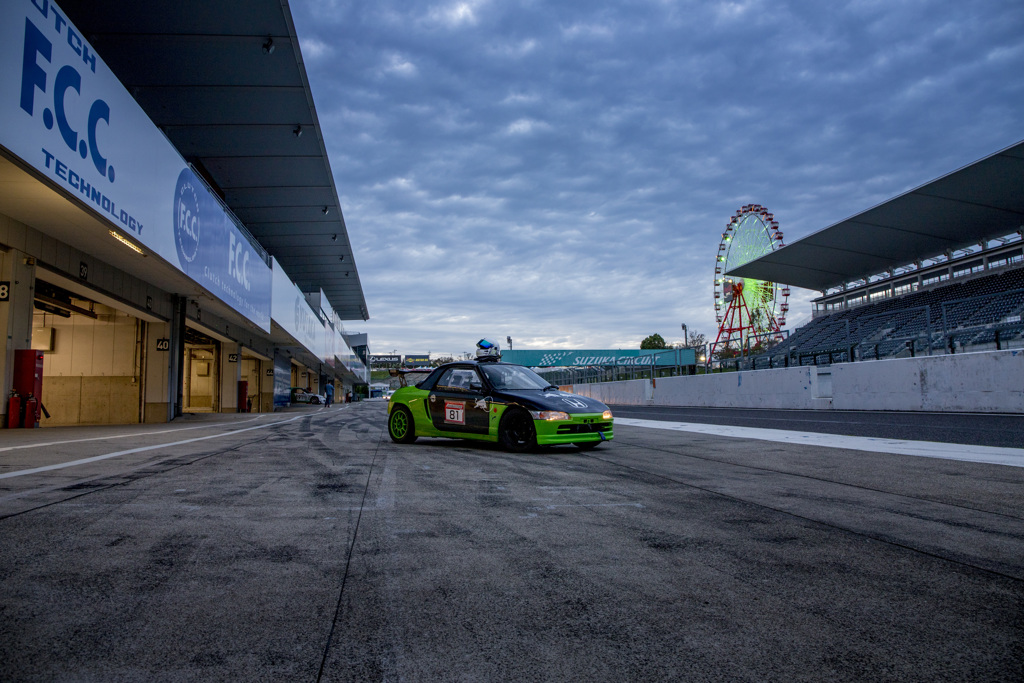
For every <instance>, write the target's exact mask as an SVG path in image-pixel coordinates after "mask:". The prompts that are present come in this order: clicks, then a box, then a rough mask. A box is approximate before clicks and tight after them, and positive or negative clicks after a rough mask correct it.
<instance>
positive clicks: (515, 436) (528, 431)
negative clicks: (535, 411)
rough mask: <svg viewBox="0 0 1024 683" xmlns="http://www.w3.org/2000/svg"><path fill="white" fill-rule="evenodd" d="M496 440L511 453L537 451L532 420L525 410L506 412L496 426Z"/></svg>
mask: <svg viewBox="0 0 1024 683" xmlns="http://www.w3.org/2000/svg"><path fill="white" fill-rule="evenodd" d="M498 440H499V441H500V442H501V445H502V447H504V448H505V449H506V450H509V451H512V452H513V453H527V452H529V451H534V450H536V449H537V429H536V428H535V427H534V425H533V418H532V417H530V414H529V413H528V412H526V411H525V410H520V409H518V408H513V409H512V410H509V411H507V412H506V413H505V414H504V415H503V416H502V418H501V424H499V425H498Z"/></svg>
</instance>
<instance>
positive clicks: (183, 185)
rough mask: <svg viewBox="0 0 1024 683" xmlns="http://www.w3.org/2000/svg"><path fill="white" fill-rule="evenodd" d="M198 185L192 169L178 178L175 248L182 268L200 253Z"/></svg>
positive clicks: (175, 201)
mask: <svg viewBox="0 0 1024 683" xmlns="http://www.w3.org/2000/svg"><path fill="white" fill-rule="evenodd" d="M196 184H197V181H196V179H195V176H194V175H193V173H192V171H191V169H188V168H186V169H185V170H183V171H182V172H181V174H180V175H179V176H178V187H177V188H176V189H175V191H174V246H176V247H177V248H178V260H179V262H180V263H181V266H182V268H185V267H187V266H188V264H190V263H192V261H194V260H195V258H196V255H197V254H198V253H199V230H200V227H201V225H200V222H199V194H198V192H197V190H196Z"/></svg>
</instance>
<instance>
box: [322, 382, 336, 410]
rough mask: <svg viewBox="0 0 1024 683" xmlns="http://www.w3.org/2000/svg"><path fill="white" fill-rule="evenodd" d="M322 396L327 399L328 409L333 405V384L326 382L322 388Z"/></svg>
mask: <svg viewBox="0 0 1024 683" xmlns="http://www.w3.org/2000/svg"><path fill="white" fill-rule="evenodd" d="M324 396H325V397H326V398H327V401H326V403H327V406H328V407H330V405H331V404H332V403H334V382H328V383H327V386H326V387H324Z"/></svg>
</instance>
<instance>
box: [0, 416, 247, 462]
mask: <svg viewBox="0 0 1024 683" xmlns="http://www.w3.org/2000/svg"><path fill="white" fill-rule="evenodd" d="M262 417H263V416H262V415H258V416H256V417H254V418H251V419H249V420H242V421H241V422H211V423H210V424H205V425H196V426H194V427H177V428H175V429H164V430H162V431H159V432H131V433H129V434H113V435H111V436H90V437H89V438H88V439H68V440H66V441H46V442H43V443H26V444H22V445H20V446H4V447H2V448H0V453H3V452H4V451H17V450H20V449H22V448H39V447H40V446H62V445H64V444H68V443H83V442H85V441H106V440H107V439H126V438H128V437H130V436H150V435H156V434H170V433H172V432H187V431H191V430H193V429H212V428H214V427H219V426H221V425H232V424H243V425H244V424H245V423H247V422H255V421H256V420H259V419H260V418H262Z"/></svg>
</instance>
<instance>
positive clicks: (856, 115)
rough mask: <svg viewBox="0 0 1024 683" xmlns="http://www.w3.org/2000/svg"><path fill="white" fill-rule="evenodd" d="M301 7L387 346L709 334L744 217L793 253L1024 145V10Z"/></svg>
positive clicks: (310, 60)
mask: <svg viewBox="0 0 1024 683" xmlns="http://www.w3.org/2000/svg"><path fill="white" fill-rule="evenodd" d="M291 8H292V13H293V15H294V19H295V23H296V28H297V31H298V35H299V39H300V45H301V49H302V53H303V57H304V59H305V64H306V70H307V73H308V75H309V79H310V84H311V87H312V90H313V96H314V100H315V104H316V108H317V113H318V115H319V118H320V123H321V125H322V128H323V133H324V137H325V140H326V145H327V150H328V153H329V155H330V160H331V166H332V169H333V171H334V175H335V179H336V183H337V187H338V192H339V195H340V197H341V202H342V210H343V212H344V215H345V221H346V223H347V225H348V230H349V235H350V239H351V241H352V245H353V248H354V249H355V256H356V262H357V265H358V268H359V272H360V277H361V280H362V283H363V288H364V291H365V294H366V299H367V304H368V306H369V311H370V315H371V319H370V320H369V321H367V322H365V323H364V322H353V323H349V324H348V325H347V327H348V328H350V329H351V330H358V331H366V332H368V333H369V334H370V344H371V350H372V351H373V352H375V353H386V352H390V351H392V350H397V351H398V352H399V353H426V352H428V351H429V352H431V353H432V354H434V355H438V354H449V353H451V354H457V353H461V352H463V351H469V350H471V349H472V348H473V345H474V343H475V341H476V340H477V339H478V338H480V337H481V336H487V337H488V338H491V339H493V340H495V341H499V342H501V344H502V346H505V337H506V336H511V337H512V339H513V347H514V348H594V349H597V348H637V347H638V346H639V343H640V340H641V339H643V338H644V337H646V336H647V335H649V334H652V333H655V332H657V333H660V334H661V335H662V336H663V337H665V339H666V340H667V341H676V340H679V339H681V335H682V332H681V330H680V324H681V323H683V322H685V323H687V324H688V326H689V328H690V330H699V331H702V332H704V333H705V334H707V335H709V336H711V337H712V338H713V336H714V333H715V331H716V330H717V324H716V322H715V311H714V303H713V302H714V299H713V279H714V278H713V275H714V261H715V257H716V255H717V252H718V243H719V240H720V238H721V233H722V230H723V228H724V227H725V225H726V223H727V222H728V221H729V218H730V217H731V216H732V214H733V212H734V211H736V210H737V209H738V208H739V207H740V206H742V205H744V204H747V203H758V204H762V205H764V206H765V207H767V208H768V209H769V210H770V211H771V212H772V213H774V214H775V217H776V219H777V220H778V221H779V223H780V228H781V230H782V231H783V232H784V233H785V237H786V242H787V243H789V242H792V241H794V240H795V239H797V238H800V237H803V236H806V235H808V234H810V233H812V232H815V231H817V230H820V229H822V228H824V227H827V226H829V225H831V224H833V223H835V222H837V221H839V220H842V219H844V218H846V217H848V216H850V215H852V214H855V213H858V212H860V211H862V210H864V209H866V208H869V207H870V206H873V205H874V204H877V203H879V202H882V201H884V200H886V199H889V198H891V197H893V196H895V195H898V194H900V193H902V192H904V191H906V190H908V189H911V188H913V187H916V186H918V185H921V184H923V183H925V182H927V181H930V180H932V179H934V178H936V177H938V176H940V175H943V174H945V173H948V172H950V171H953V170H955V169H957V168H959V167H960V166H963V165H965V164H968V163H971V162H973V161H975V160H977V159H979V158H981V157H984V156H987V155H988V154H991V153H993V152H996V151H998V150H1000V149H1002V148H1004V147H1007V146H1009V145H1011V144H1013V143H1015V142H1018V141H1019V140H1021V139H1024V120H1022V119H1024V3H1021V2H1020V1H1019V0H972V1H970V2H964V1H963V0H942V1H939V0H862V1H858V2H839V1H835V2H832V1H828V2H826V1H824V0H807V1H804V2H786V1H785V0H763V1H760V0H738V1H735V2H714V1H712V0H678V1H677V0H630V1H625V0H623V1H621V2H603V1H601V0H589V1H588V2H579V1H578V0H559V1H544V0H465V1H460V0H455V1H446V0H442V1H438V2H425V1H424V2H419V1H417V2H413V1H405V2H399V1H394V0H366V1H362V0H321V1H317V0H292V2H291ZM816 295H817V293H816V292H808V291H805V290H794V293H793V296H792V297H791V301H790V303H791V315H790V317H789V325H788V327H790V328H793V327H795V326H798V325H799V324H801V323H802V322H806V320H807V319H808V318H809V317H810V305H809V304H808V301H809V300H810V298H812V297H813V296H816Z"/></svg>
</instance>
